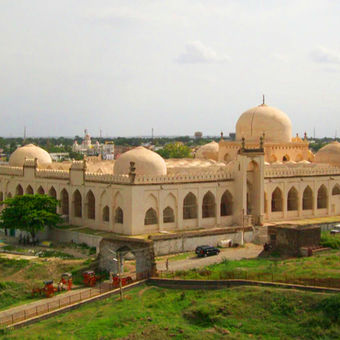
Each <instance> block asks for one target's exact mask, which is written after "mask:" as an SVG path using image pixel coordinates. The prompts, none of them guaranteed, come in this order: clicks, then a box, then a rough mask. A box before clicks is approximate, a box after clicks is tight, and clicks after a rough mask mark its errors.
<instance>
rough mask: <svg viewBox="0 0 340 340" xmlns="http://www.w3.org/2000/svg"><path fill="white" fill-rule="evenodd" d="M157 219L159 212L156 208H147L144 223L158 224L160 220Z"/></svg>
mask: <svg viewBox="0 0 340 340" xmlns="http://www.w3.org/2000/svg"><path fill="white" fill-rule="evenodd" d="M157 221H158V219H157V213H156V210H155V209H153V208H150V209H148V210H147V212H146V213H145V219H144V224H145V225H149V224H157V223H158V222H157Z"/></svg>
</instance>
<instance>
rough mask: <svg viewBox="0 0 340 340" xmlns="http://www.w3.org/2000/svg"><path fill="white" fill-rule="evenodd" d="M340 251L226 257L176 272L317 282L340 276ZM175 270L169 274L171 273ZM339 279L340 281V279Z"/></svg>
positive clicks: (200, 276) (192, 276)
mask: <svg viewBox="0 0 340 340" xmlns="http://www.w3.org/2000/svg"><path fill="white" fill-rule="evenodd" d="M339 256H340V251H339V250H331V251H328V252H326V253H321V254H319V255H315V256H312V257H301V258H292V259H280V258H254V259H244V260H226V259H225V260H224V261H222V262H221V263H218V264H214V265H211V266H208V267H206V268H204V269H193V270H189V271H177V272H176V273H175V276H177V277H183V278H187V279H196V278H197V279H207V278H208V279H223V278H244V279H245V278H248V279H259V280H272V279H274V280H276V281H288V282H294V281H297V282H298V281H299V280H301V281H303V280H305V281H306V282H307V283H308V282H309V281H308V280H310V284H313V283H314V280H315V281H316V284H318V283H322V282H323V281H325V282H326V281H329V282H335V281H339V280H340V261H339ZM172 275H173V274H172V273H171V274H168V276H170V277H172ZM339 282H340V281H339Z"/></svg>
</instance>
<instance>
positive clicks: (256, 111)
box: [236, 104, 292, 143]
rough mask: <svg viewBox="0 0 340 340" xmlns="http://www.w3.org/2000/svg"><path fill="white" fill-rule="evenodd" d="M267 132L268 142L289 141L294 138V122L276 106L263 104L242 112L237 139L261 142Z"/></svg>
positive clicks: (237, 127) (266, 138)
mask: <svg viewBox="0 0 340 340" xmlns="http://www.w3.org/2000/svg"><path fill="white" fill-rule="evenodd" d="M263 133H264V134H265V142H267V143H289V142H291V139H292V122H291V121H290V119H289V117H288V116H287V115H286V114H285V113H284V112H282V111H280V110H279V109H276V108H275V107H271V106H268V105H266V104H262V105H259V106H256V107H253V108H252V109H250V110H248V111H246V112H244V113H242V115H241V116H240V118H239V119H238V121H237V123H236V140H238V141H240V140H241V139H242V138H243V137H244V138H245V141H246V143H247V142H251V143H252V142H255V143H259V139H260V137H261V136H262V135H263Z"/></svg>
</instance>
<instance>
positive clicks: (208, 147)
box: [196, 141, 219, 161]
mask: <svg viewBox="0 0 340 340" xmlns="http://www.w3.org/2000/svg"><path fill="white" fill-rule="evenodd" d="M218 150H219V145H218V143H216V142H215V141H212V142H210V143H208V144H204V145H202V146H200V147H199V148H198V150H197V151H196V158H200V159H213V160H215V161H217V160H218Z"/></svg>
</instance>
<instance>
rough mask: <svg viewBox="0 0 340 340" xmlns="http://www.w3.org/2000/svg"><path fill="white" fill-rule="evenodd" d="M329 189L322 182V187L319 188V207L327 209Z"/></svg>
mask: <svg viewBox="0 0 340 340" xmlns="http://www.w3.org/2000/svg"><path fill="white" fill-rule="evenodd" d="M327 196H328V195H327V189H326V187H325V186H324V185H323V184H322V185H321V187H320V188H319V190H318V200H317V207H318V209H325V208H327V201H328V197H327Z"/></svg>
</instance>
